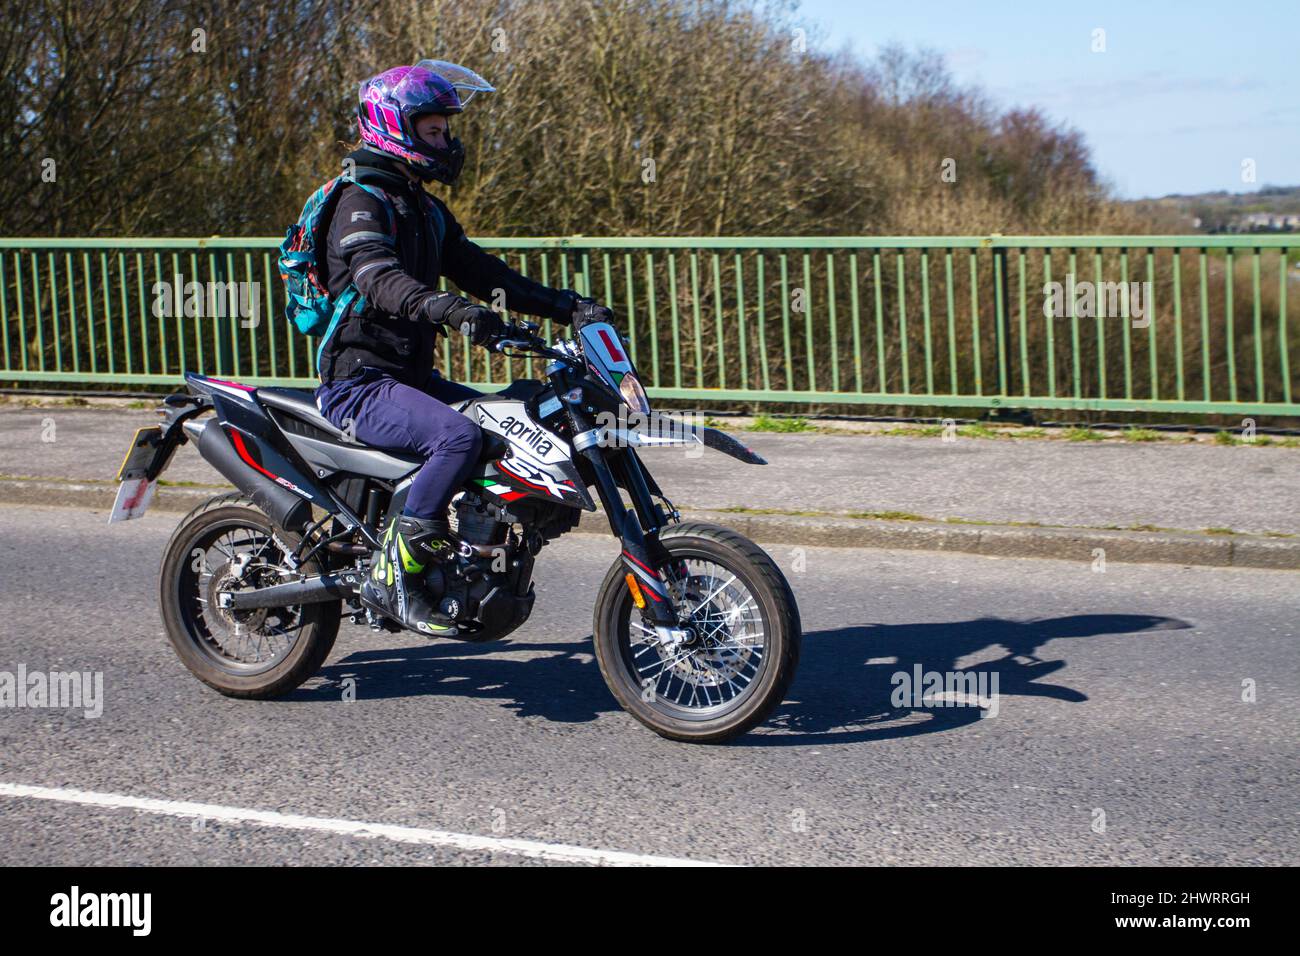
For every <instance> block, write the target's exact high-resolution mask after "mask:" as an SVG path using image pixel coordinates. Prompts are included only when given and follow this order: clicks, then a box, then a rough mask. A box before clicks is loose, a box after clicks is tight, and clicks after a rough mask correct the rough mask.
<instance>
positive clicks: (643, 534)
mask: <svg viewBox="0 0 1300 956" xmlns="http://www.w3.org/2000/svg"><path fill="white" fill-rule="evenodd" d="M599 434H600V429H589V430H587V431H584V432H581V433H579V434H577V435H576V437H575V440H574V448H575V449H576V450H577V451H578V452H579V453H580V454H581V455H582V456H583V457H584V458H586V459H587V461H588V463H589V464H590V465H591V470H592V473H593V474H594V475H595V478H596V493H597V494H598V495H600V502H601V504H602V505H603V506H604V508H605V516H606V517H607V518H608V519H609V527H610V530H611V531H612V532H613V533H614V536H615V537H616V538H618V539H619V541H620V542H622V545H623V552H622V555H621V558H622V561H623V566H624V568H625V569H626V575H625V578H626V579H627V584H628V590H629V591H631V593H632V598H633V601H634V602H635V603H636V605H637V607H638V608H639V609H640V611H641V614H642V617H643V618H644V619H645V621H646V622H647V623H648V624H650V625H651V626H652V627H653V628H654V630H655V632H656V633H657V634H658V636H659V638H660V640H661V641H665V642H667V643H670V644H684V643H689V642H691V641H693V640H694V639H695V634H694V632H693V630H692V628H691V626H690V622H689V621H686V620H683V619H682V616H681V614H680V613H679V612H678V603H679V602H678V599H677V597H676V596H675V595H674V593H673V592H674V590H677V587H676V585H677V583H678V582H677V581H676V580H670V579H669V578H666V577H665V575H664V573H663V572H662V571H660V570H659V569H660V568H662V567H671V565H670V557H669V554H668V552H667V550H666V549H665V548H664V547H663V545H662V544H660V543H659V530H660V529H661V528H662V527H663V526H664V525H665V524H667V523H668V516H667V515H666V514H665V513H664V510H663V508H662V507H660V505H659V504H658V503H657V502H656V501H655V500H654V498H653V496H652V495H651V493H650V488H649V485H648V483H647V482H646V476H645V471H644V470H643V469H642V466H641V461H640V459H639V458H638V457H637V455H636V452H635V450H633V449H632V448H624V449H619V450H617V451H614V452H613V453H609V452H608V449H606V448H604V447H602V446H601V445H600V443H599ZM620 482H621V484H622V487H623V488H625V489H626V490H627V492H628V495H629V497H630V498H631V501H632V508H631V509H629V508H628V507H627V506H626V505H624V504H623V496H622V494H621V493H620V491H619V487H620ZM669 573H670V575H671V573H672V572H671V571H670V572H669ZM638 597H639V598H640V600H638Z"/></svg>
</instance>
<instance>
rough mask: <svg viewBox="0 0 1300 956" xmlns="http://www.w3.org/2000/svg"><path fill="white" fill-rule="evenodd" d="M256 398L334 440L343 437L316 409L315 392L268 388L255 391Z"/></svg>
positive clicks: (340, 431)
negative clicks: (317, 429)
mask: <svg viewBox="0 0 1300 956" xmlns="http://www.w3.org/2000/svg"><path fill="white" fill-rule="evenodd" d="M257 398H258V400H259V401H260V402H262V404H264V405H269V406H271V407H272V408H278V409H280V411H282V412H288V413H289V414H290V415H292V416H294V417H295V418H300V419H302V420H303V421H305V422H307V423H308V424H309V425H312V426H313V427H315V428H319V429H320V430H321V431H323V432H325V433H326V434H328V435H331V436H332V437H334V438H336V439H342V438H344V437H345V436H344V434H343V432H342V430H340V429H338V428H335V427H334V423H333V422H331V421H330V420H329V419H328V418H326V417H325V416H324V415H322V414H321V412H320V409H319V408H317V407H316V393H315V392H312V391H310V390H308V389H304V388H275V387H269V386H268V387H265V388H259V389H258V390H257Z"/></svg>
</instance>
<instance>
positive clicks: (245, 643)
mask: <svg viewBox="0 0 1300 956" xmlns="http://www.w3.org/2000/svg"><path fill="white" fill-rule="evenodd" d="M535 330H536V326H535V325H532V324H531V323H529V324H525V325H523V326H511V327H509V331H508V333H507V336H508V337H506V338H504V339H502V340H500V341H498V342H497V343H495V344H494V346H493V348H494V349H495V350H496V351H499V352H501V353H503V354H505V355H507V356H512V357H523V356H527V355H536V356H543V357H545V358H547V359H549V360H550V361H549V364H548V365H547V367H546V378H545V380H519V381H515V382H514V383H513V384H512V385H510V386H509V387H508V388H506V389H504V390H502V391H500V392H497V393H495V394H490V395H485V396H482V397H478V398H474V399H472V400H470V401H467V402H463V403H461V404H460V405H459V406H457V408H458V410H459V411H460V412H461V413H462V414H465V415H467V416H469V417H470V418H471V419H472V420H473V421H475V422H477V423H478V424H479V425H480V426H481V427H482V429H483V432H484V442H483V450H482V454H481V457H480V459H479V462H478V464H477V465H476V467H475V468H474V470H473V471H472V472H471V473H470V477H469V478H468V479H467V480H466V482H465V484H464V485H463V486H462V488H461V489H460V490H459V491H458V492H457V493H456V495H455V497H454V498H453V499H452V502H451V505H450V512H451V513H450V515H449V519H450V521H451V525H452V529H453V531H454V532H455V537H456V539H457V547H458V553H457V554H456V555H455V556H454V557H453V558H451V559H449V560H447V561H444V562H441V563H436V564H434V565H433V566H431V567H430V568H429V570H428V572H427V575H426V577H425V585H426V586H427V587H428V589H429V591H430V592H431V594H432V595H433V596H434V598H435V600H437V601H438V602H439V607H440V609H441V610H442V611H443V613H445V614H448V615H450V616H451V617H453V618H455V620H456V622H457V629H458V630H459V632H460V634H459V637H458V638H457V639H459V640H469V641H490V640H496V639H498V638H501V637H504V636H505V635H507V634H509V633H510V632H511V631H513V630H515V629H516V628H517V627H519V626H520V625H521V624H523V623H524V622H525V621H526V620H528V616H529V613H530V612H531V611H532V607H533V600H534V598H535V592H534V589H533V585H532V580H531V579H532V569H533V562H534V561H535V560H536V557H537V555H538V553H539V552H540V551H541V550H542V548H543V547H544V546H545V545H546V543H547V542H549V541H551V540H553V539H555V538H556V537H558V536H559V535H561V534H564V533H565V532H566V531H571V530H573V529H574V528H575V527H576V526H577V524H578V519H579V516H580V514H581V513H582V511H584V510H585V511H595V510H596V504H595V502H594V501H593V500H592V496H591V494H590V492H589V489H590V488H592V487H594V488H595V490H596V496H597V497H598V498H599V500H600V503H601V506H602V507H603V509H604V513H605V517H606V518H607V519H608V521H609V527H610V530H611V531H612V532H613V534H614V537H616V538H618V539H619V541H620V542H621V544H622V551H621V554H620V555H619V557H618V558H617V559H616V560H615V561H614V563H613V564H612V565H611V566H610V569H609V571H608V572H607V573H606V575H605V580H604V582H603V583H602V584H601V587H600V591H599V594H598V595H597V597H596V607H595V621H594V624H593V634H594V637H595V653H596V658H597V660H598V662H599V664H600V670H601V673H602V674H603V675H604V678H605V681H606V683H607V684H608V685H609V689H610V690H611V691H612V692H613V694H614V697H615V698H616V699H617V700H618V702H619V704H620V705H621V706H622V707H623V708H624V709H625V710H627V711H628V712H629V713H630V714H632V716H634V717H636V719H637V720H639V721H641V722H642V723H643V724H645V725H646V726H647V727H649V728H651V729H652V730H654V731H655V732H656V733H659V734H662V735H663V736H665V737H669V738H672V739H674V740H684V741H697V742H716V741H720V740H725V739H727V738H729V737H733V736H736V735H738V734H741V733H744V732H745V731H747V730H749V729H750V728H751V727H754V726H755V725H757V724H759V723H760V722H761V721H762V720H763V719H764V718H765V717H766V716H767V715H768V714H769V713H770V712H771V711H772V709H773V708H774V707H775V706H776V705H777V704H778V703H780V701H781V700H782V698H783V697H784V694H785V692H786V690H787V688H788V687H789V686H790V681H791V680H792V679H793V677H794V672H795V666H796V664H797V661H798V656H799V644H800V640H801V637H802V634H801V630H800V622H799V609H798V607H797V605H796V603H795V598H794V594H793V593H792V591H791V589H790V585H789V583H788V582H787V581H786V579H785V576H784V575H783V574H782V573H781V571H780V569H779V568H778V567H777V565H776V563H775V562H774V561H773V560H772V558H771V557H770V556H769V555H768V554H767V553H766V552H764V551H763V550H762V549H761V548H759V547H758V546H757V545H755V544H754V543H753V542H751V541H749V540H747V539H746V538H744V537H742V536H741V535H739V534H737V533H736V532H734V531H731V530H729V529H727V528H723V527H719V526H717V525H711V524H704V523H699V522H689V521H688V522H683V521H681V519H680V516H679V514H678V512H677V511H676V509H674V508H673V506H672V503H671V502H670V501H669V500H668V499H667V498H666V497H665V496H664V494H663V492H662V491H661V490H660V488H659V486H658V485H657V484H656V483H655V480H654V478H653V477H651V475H650V474H649V472H647V470H646V469H645V466H644V465H643V464H642V461H641V459H640V457H639V456H638V454H637V448H638V447H645V446H650V445H681V446H692V445H695V446H698V445H703V446H705V447H709V448H714V449H717V450H720V451H722V452H725V453H726V454H728V455H730V456H732V457H733V458H736V459H739V460H740V461H742V462H746V463H749V464H759V465H761V464H766V462H764V461H763V459H762V458H760V457H759V456H758V455H756V454H754V453H753V452H752V451H750V450H749V449H748V448H746V447H745V446H744V445H742V444H741V443H739V442H737V441H736V440H735V439H733V438H731V437H729V436H727V435H725V434H723V433H722V432H719V431H717V430H716V429H712V428H706V427H693V426H691V425H690V424H688V423H686V422H685V421H683V420H681V419H677V418H672V417H670V416H666V415H660V414H658V413H655V412H652V411H651V409H650V405H649V401H648V400H647V397H646V394H645V391H644V389H643V388H642V387H641V384H640V382H639V380H638V379H637V375H636V371H635V369H634V368H633V366H632V362H631V361H630V359H629V357H628V355H627V353H626V351H625V349H624V348H623V343H622V341H621V340H620V338H619V336H618V333H617V332H616V331H615V330H614V328H613V326H610V325H607V324H603V323H598V324H593V325H589V326H587V327H585V328H583V329H582V330H581V332H580V333H578V335H577V337H576V338H575V339H564V340H561V341H559V342H558V343H556V344H555V345H548V344H547V343H546V342H545V340H543V339H541V338H539V337H538V336H537V335H536V334H535ZM185 383H186V388H187V390H186V391H185V392H178V393H176V394H174V395H170V396H168V397H167V398H166V399H165V400H164V405H163V406H162V408H161V409H160V414H161V415H162V417H163V423H162V424H161V425H155V426H152V427H149V428H144V429H141V430H140V432H139V433H137V435H136V438H135V440H134V442H133V444H132V448H131V450H130V451H129V452H128V455H127V460H126V462H125V463H124V464H123V468H122V471H121V472H120V473H119V475H118V478H119V480H121V481H122V482H123V484H122V486H121V488H120V490H119V498H118V504H117V506H115V508H114V513H113V515H112V517H111V518H110V520H120V519H123V518H130V517H135V516H137V515H138V514H140V513H142V512H143V510H144V508H145V507H147V505H148V500H149V496H150V494H151V492H152V489H153V487H154V482H155V481H156V479H157V478H158V476H159V475H161V474H162V472H163V471H164V469H166V467H167V465H168V463H169V462H170V460H171V457H172V455H173V454H174V452H175V451H176V448H177V447H178V446H179V445H181V444H183V443H185V442H186V441H193V442H194V443H195V444H196V445H197V446H198V450H199V454H201V455H202V456H203V457H204V459H206V460H207V461H208V462H209V463H210V464H211V465H212V466H213V467H214V468H216V469H217V470H218V471H219V472H221V474H222V475H224V476H225V477H226V478H227V479H229V480H230V482H231V483H232V484H233V485H235V486H236V487H237V488H238V489H239V491H238V492H235V493H231V494H225V495H220V496H217V497H214V498H212V499H211V500H209V501H207V502H205V503H204V504H202V505H200V506H199V507H197V508H195V509H194V510H193V511H192V512H190V514H188V515H187V516H186V517H185V518H184V519H183V520H182V521H181V522H180V525H179V526H178V527H177V529H176V531H175V533H174V534H173V535H172V538H171V541H170V542H169V544H168V546H167V550H166V553H165V555H164V558H163V562H162V570H161V575H160V582H159V584H160V598H161V606H162V617H163V622H164V623H165V625H166V629H167V634H168V636H169V638H170V639H171V642H172V644H173V645H174V646H175V648H176V652H177V654H179V655H180V658H181V660H182V661H183V662H184V664H185V666H186V667H188V668H189V670H190V671H191V672H192V673H193V674H194V675H195V676H196V677H197V678H199V680H201V681H203V682H204V683H206V684H208V685H209V686H211V687H213V688H215V689H216V690H218V691H220V692H221V693H223V694H227V695H229V696H232V697H248V698H271V697H276V696H279V695H282V694H285V693H287V692H288V691H290V690H292V689H294V688H295V687H297V686H299V685H300V684H302V683H303V681H305V680H307V679H308V678H310V677H311V676H312V675H314V674H315V673H316V672H317V671H318V670H319V668H320V667H321V665H322V664H323V663H324V661H325V658H326V656H327V655H328V654H329V651H330V648H331V647H332V646H333V644H334V640H335V637H336V636H337V634H338V629H339V622H340V620H341V617H342V614H343V613H344V608H345V607H346V612H347V613H348V614H349V615H350V619H351V621H352V622H353V623H355V624H361V623H368V624H369V626H370V627H371V628H373V629H375V630H389V631H400V630H401V629H402V626H401V625H400V624H398V623H397V622H395V621H393V620H391V619H389V618H387V617H385V616H383V615H381V614H379V613H378V612H376V611H374V610H373V609H371V608H369V607H366V606H363V605H362V604H361V602H360V600H359V596H358V595H359V591H360V587H361V583H362V581H364V579H365V575H366V574H367V573H369V569H370V561H371V559H372V557H373V556H374V555H376V554H377V553H379V552H380V551H382V545H381V543H380V539H381V538H382V536H383V530H384V527H385V526H386V523H387V522H390V521H393V520H395V518H396V516H398V515H400V514H401V512H402V506H403V504H404V502H405V499H406V493H407V491H408V489H409V487H410V484H411V480H412V478H413V477H414V474H415V472H416V471H418V470H419V468H420V467H421V465H423V460H422V459H420V458H417V457H414V456H408V455H402V454H393V453H391V452H387V451H383V450H380V449H377V448H372V447H367V446H365V445H362V444H359V443H358V442H356V440H355V438H354V437H353V436H352V435H350V434H348V433H347V432H345V431H341V430H339V429H338V428H336V427H335V426H334V425H333V424H331V423H330V422H329V421H328V420H327V419H326V418H325V417H324V416H323V415H322V414H321V413H320V411H319V410H318V409H317V407H316V405H315V403H314V399H313V393H312V392H310V391H304V390H298V389H288V388H254V387H251V386H248V385H241V384H239V383H236V382H229V381H224V380H221V379H215V378H210V377H206V376H203V375H197V374H194V373H192V372H187V373H185ZM209 410H211V411H212V412H214V413H215V414H213V415H212V416H211V417H208V418H203V419H200V418H199V416H201V415H203V414H204V413H206V412H207V411H209ZM624 496H626V498H627V502H626V503H625V500H624Z"/></svg>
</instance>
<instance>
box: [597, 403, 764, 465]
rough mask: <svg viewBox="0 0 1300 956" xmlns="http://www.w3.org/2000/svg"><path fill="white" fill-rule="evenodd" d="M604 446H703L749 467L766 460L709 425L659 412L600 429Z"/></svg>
mask: <svg viewBox="0 0 1300 956" xmlns="http://www.w3.org/2000/svg"><path fill="white" fill-rule="evenodd" d="M599 443H600V444H601V445H606V446H608V445H614V446H615V447H619V448H622V447H629V446H630V447H633V448H654V447H659V446H665V445H703V446H704V447H705V448H712V449H713V450H714V451H720V452H722V453H723V454H725V455H730V456H731V457H732V458H735V459H736V460H738V461H743V462H744V463H745V464H747V465H766V464H767V460H766V459H764V458H763V457H762V456H761V455H759V454H758V453H757V452H755V451H754V450H753V449H752V448H750V447H749V446H747V445H745V444H744V443H743V442H740V441H739V440H737V439H735V438H732V437H731V436H730V435H728V434H727V433H726V432H723V431H719V430H718V429H716V428H710V427H708V426H707V425H700V426H696V425H692V424H691V423H690V422H687V421H683V420H682V419H678V418H673V417H672V416H670V415H661V414H660V413H659V412H653V411H652V412H650V414H649V415H640V414H631V415H628V416H627V417H626V418H625V419H623V420H621V421H620V422H619V424H618V426H617V427H604V428H601V429H600V442H599Z"/></svg>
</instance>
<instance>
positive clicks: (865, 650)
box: [737, 614, 1192, 747]
mask: <svg viewBox="0 0 1300 956" xmlns="http://www.w3.org/2000/svg"><path fill="white" fill-rule="evenodd" d="M1191 626H1192V625H1190V624H1189V623H1187V622H1186V621H1181V620H1178V619H1176V618H1169V617H1158V616H1154V615H1149V614H1075V615H1070V616H1068V617H1054V618H1044V619H1041V620H1031V621H1010V620H1005V619H1003V618H996V617H989V618H976V619H974V620H970V621H953V622H944V623H936V624H864V625H860V626H857V627H843V628H836V629H835V630H831V631H815V632H813V633H810V634H805V635H804V645H803V650H804V653H803V659H802V660H801V661H800V663H799V673H798V676H796V677H795V682H794V686H793V687H791V689H790V693H789V694H787V695H786V701H785V703H784V704H782V705H781V707H779V708H778V709H777V711H776V713H775V714H774V715H773V717H772V719H771V720H769V721H768V722H767V724H766V725H765V726H766V727H769V728H774V729H777V730H781V731H786V732H785V733H775V734H773V733H768V734H760V735H749V736H748V737H745V738H742V739H741V740H740V741H737V743H739V744H741V745H749V746H765V747H774V746H788V745H790V744H801V745H804V744H810V743H816V744H846V743H855V742H859V741H864V740H884V739H888V738H891V737H910V736H915V735H917V734H928V733H936V732H939V731H945V730H953V729H956V728H958V727H964V726H966V725H968V724H971V723H975V722H977V721H979V720H980V719H981V717H980V714H981V713H982V712H983V708H981V707H979V706H975V705H971V704H970V703H968V704H967V705H966V706H951V707H931V706H922V707H915V706H895V705H894V704H893V703H892V702H891V699H890V698H891V694H893V693H894V692H895V690H896V688H898V687H899V683H898V682H896V680H895V675H896V674H900V673H902V674H907V675H908V676H909V677H911V676H913V675H915V674H916V673H918V672H919V673H921V674H925V673H927V672H937V673H939V674H947V673H949V672H952V673H955V674H974V675H977V676H978V675H981V674H983V675H986V676H985V680H986V681H987V682H988V685H987V686H990V687H991V686H992V681H993V677H994V675H996V677H997V693H998V704H997V706H998V707H999V708H1001V707H1002V706H1005V701H1004V700H1003V699H1002V698H1006V697H1050V698H1052V699H1054V700H1060V701H1065V702H1068V703H1080V702H1082V701H1085V700H1087V699H1088V697H1087V695H1085V694H1083V693H1081V692H1079V691H1077V690H1075V689H1073V688H1071V687H1067V686H1064V685H1061V684H1055V683H1050V684H1049V683H1043V682H1042V678H1044V677H1046V676H1048V675H1049V674H1053V673H1055V672H1057V671H1059V670H1061V669H1062V668H1064V667H1065V666H1066V662H1065V661H1064V660H1050V661H1049V660H1043V659H1042V658H1041V657H1039V651H1040V650H1041V648H1042V647H1043V645H1044V644H1046V643H1047V642H1048V641H1053V640H1059V639H1063V638H1080V637H1097V636H1100V635H1104V634H1139V633H1144V632H1147V631H1165V630H1181V629H1183V628H1188V627H1191ZM999 649H1001V650H1003V651H1005V654H1004V655H1003V656H1002V657H1000V658H997V659H994V660H991V661H987V662H983V663H979V664H975V665H973V666H970V667H959V666H957V665H958V662H959V661H961V660H962V659H963V658H966V657H969V656H971V655H984V654H986V653H987V652H989V651H994V652H996V651H997V650H999ZM893 659H896V660H893ZM854 675H855V676H854Z"/></svg>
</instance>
